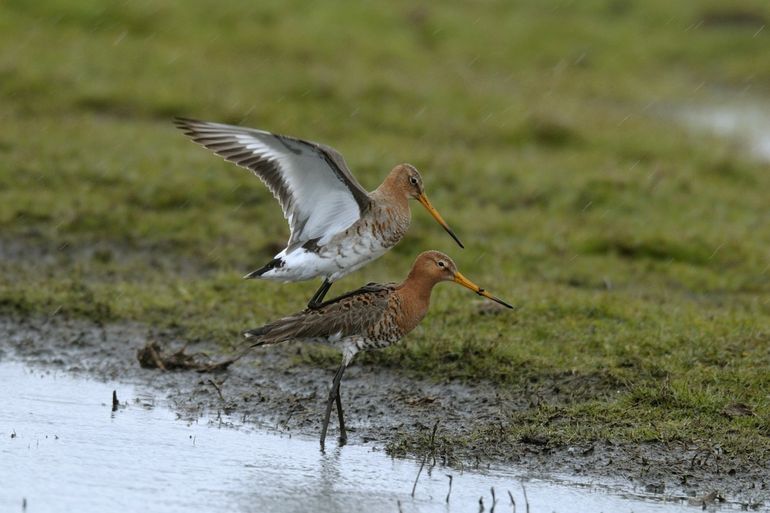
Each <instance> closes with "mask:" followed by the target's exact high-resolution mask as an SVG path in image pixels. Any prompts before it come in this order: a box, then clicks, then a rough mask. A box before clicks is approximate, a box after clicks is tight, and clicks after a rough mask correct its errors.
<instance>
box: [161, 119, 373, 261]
mask: <svg viewBox="0 0 770 513" xmlns="http://www.w3.org/2000/svg"><path fill="white" fill-rule="evenodd" d="M176 125H177V127H179V128H180V129H182V130H183V131H184V133H185V134H186V135H187V136H189V137H190V138H191V139H192V140H193V141H195V142H197V143H199V144H201V145H202V146H205V147H206V148H208V149H210V150H211V151H213V152H214V153H216V154H217V155H219V156H220V157H223V158H224V159H226V160H228V161H230V162H233V163H235V164H237V165H239V166H241V167H245V168H247V169H249V170H251V171H252V172H254V174H256V175H257V176H258V177H259V178H260V180H262V182H263V183H264V184H265V185H266V186H267V188H268V189H269V190H270V192H272V193H273V196H275V198H276V199H277V200H278V202H279V203H280V205H281V209H282V210H283V215H284V217H285V218H286V220H287V221H288V222H289V229H290V230H291V236H290V237H289V244H288V246H289V248H292V249H293V248H297V247H299V246H301V245H302V244H303V243H305V242H307V241H310V240H316V241H317V244H318V245H323V244H324V243H326V242H328V240H329V239H331V237H332V236H334V235H335V234H336V233H339V232H341V231H344V230H345V229H347V228H348V227H350V226H351V225H352V224H353V223H355V222H356V221H357V220H358V219H360V218H361V216H362V215H364V213H366V211H368V209H369V208H370V202H371V200H370V199H369V194H368V193H367V192H366V190H365V189H364V188H363V187H362V186H361V184H359V183H358V181H356V179H355V178H354V177H353V175H352V174H351V173H350V170H349V169H348V167H347V164H346V163H345V159H344V158H343V157H342V155H340V154H339V153H338V152H337V151H336V150H334V149H333V148H330V147H329V146H324V145H322V144H318V143H314V142H310V141H304V140H302V139H295V138H293V137H287V136H282V135H277V134H272V133H270V132H265V131H262V130H256V129H253V128H245V127H239V126H233V125H224V124H220V123H211V122H207V121H198V120H194V119H186V118H177V119H176Z"/></svg>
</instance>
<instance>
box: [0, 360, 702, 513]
mask: <svg viewBox="0 0 770 513" xmlns="http://www.w3.org/2000/svg"><path fill="white" fill-rule="evenodd" d="M0 390H3V391H4V394H3V395H4V405H3V406H4V407H3V408H2V409H0V433H1V434H2V436H0V461H2V465H0V482H1V483H2V484H3V486H1V487H0V511H20V510H21V505H22V502H23V501H25V500H26V501H27V511H30V512H47V511H79V512H84V513H87V512H92V511H93V512H103V511H126V510H151V511H156V512H177V511H178V512H183V511H184V512H196V511H238V512H254V513H256V512H264V511H273V512H299V511H315V512H320V513H323V512H337V511H368V512H374V513H376V512H387V513H395V512H398V511H399V508H400V510H401V511H403V512H404V513H409V512H417V511H420V512H438V511H440V512H442V513H446V512H462V511H473V512H477V511H479V498H480V497H483V498H484V504H485V505H486V508H487V511H489V508H490V506H491V504H492V502H491V501H492V499H491V495H490V489H491V488H492V487H494V488H495V490H496V491H497V499H498V504H497V509H496V510H495V511H498V512H499V511H511V506H510V501H509V499H508V493H507V492H508V491H510V492H511V493H512V495H513V496H514V498H515V500H516V502H517V504H518V505H519V511H524V508H523V505H524V503H525V499H524V494H523V489H522V483H523V482H526V490H527V495H528V499H529V503H530V511H532V512H533V513H540V512H552V511H564V512H580V511H590V512H595V511H613V512H622V511H635V512H650V511H691V509H692V508H690V507H688V506H686V505H685V504H684V503H682V502H671V503H669V502H660V500H659V499H658V501H655V500H650V499H649V498H648V499H643V498H640V497H622V496H617V495H612V494H609V493H606V490H603V489H601V488H599V487H596V486H587V487H586V486H580V487H578V486H574V485H573V486H567V485H564V484H563V483H561V484H560V483H554V482H552V481H548V480H544V479H528V478H527V476H524V475H523V474H521V473H519V472H518V471H517V470H516V469H501V470H495V471H491V472H488V473H478V472H467V471H466V472H459V471H456V470H449V469H440V468H439V467H436V468H435V469H434V471H433V472H426V471H424V472H423V473H422V475H421V476H420V480H419V483H418V486H417V489H416V493H415V497H414V498H412V497H411V490H412V485H413V483H414V479H415V476H416V474H417V471H418V469H419V462H414V461H411V460H394V459H391V458H389V457H388V456H386V455H385V454H383V453H382V452H379V451H376V450H373V449H372V448H371V447H368V446H360V445H346V446H345V447H341V448H340V447H336V446H332V445H331V444H330V445H329V446H328V447H327V450H326V453H321V451H320V449H319V446H318V440H317V439H316V438H315V437H302V436H291V435H288V434H285V433H284V434H280V433H269V432H264V431H255V430H252V429H249V428H247V427H241V428H238V429H233V428H228V427H225V426H221V425H220V423H219V422H217V421H216V420H215V419H212V420H211V421H209V420H208V419H206V418H201V419H199V420H197V421H186V422H185V421H180V420H178V416H177V415H176V414H175V413H174V412H173V411H171V410H169V409H167V408H166V407H165V406H164V405H163V403H162V402H158V401H155V402H154V403H153V401H151V400H149V399H150V398H148V397H144V396H142V395H141V392H146V391H142V390H136V389H135V388H134V387H132V386H127V385H122V384H119V383H101V382H95V381H89V380H86V379H79V378H75V377H72V376H66V375H61V374H51V373H42V372H39V371H30V370H28V369H26V368H24V367H23V366H21V365H19V364H13V363H8V362H4V363H2V362H0ZM113 390H117V393H118V397H119V398H120V399H121V407H120V408H118V410H117V411H115V412H113V411H111V409H112V401H111V397H112V391H113ZM137 397H141V399H139V400H135V398H137ZM145 405H147V406H149V407H146V406H145ZM10 433H15V436H14V437H13V438H12V437H11V436H9V435H8V434H10ZM426 470H427V469H426ZM447 473H451V474H452V475H453V485H452V495H451V500H450V502H449V504H447V503H446V501H445V499H446V495H447V491H448V485H449V482H448V479H447V477H446V474H447ZM399 503H400V505H399Z"/></svg>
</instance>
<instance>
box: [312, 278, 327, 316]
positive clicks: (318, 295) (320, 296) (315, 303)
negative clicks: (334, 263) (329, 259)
mask: <svg viewBox="0 0 770 513" xmlns="http://www.w3.org/2000/svg"><path fill="white" fill-rule="evenodd" d="M331 286H332V282H330V281H329V278H324V282H323V283H322V284H321V287H320V288H319V289H318V290H316V291H315V294H313V297H311V298H310V302H309V303H308V304H307V307H308V308H311V309H315V308H318V307H319V306H320V305H321V303H322V302H323V300H324V296H325V295H326V293H327V292H329V289H330V288H331Z"/></svg>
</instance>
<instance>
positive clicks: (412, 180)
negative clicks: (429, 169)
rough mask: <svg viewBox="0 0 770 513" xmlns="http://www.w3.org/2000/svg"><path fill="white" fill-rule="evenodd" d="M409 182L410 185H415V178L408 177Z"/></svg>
mask: <svg viewBox="0 0 770 513" xmlns="http://www.w3.org/2000/svg"><path fill="white" fill-rule="evenodd" d="M409 182H411V184H412V185H417V178H415V177H411V178H409Z"/></svg>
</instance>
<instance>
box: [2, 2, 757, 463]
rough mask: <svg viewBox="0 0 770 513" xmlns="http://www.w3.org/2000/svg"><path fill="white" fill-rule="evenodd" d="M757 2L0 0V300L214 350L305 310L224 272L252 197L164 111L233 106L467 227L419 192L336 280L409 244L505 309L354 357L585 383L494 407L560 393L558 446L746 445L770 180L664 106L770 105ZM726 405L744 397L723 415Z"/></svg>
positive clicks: (276, 236) (537, 414)
mask: <svg viewBox="0 0 770 513" xmlns="http://www.w3.org/2000/svg"><path fill="white" fill-rule="evenodd" d="M769 20H770V5H768V4H767V2H764V1H761V0H756V1H750V0H741V1H736V2H729V3H726V2H719V1H700V2H695V1H693V2H671V1H663V0H651V1H631V0H587V1H580V2H574V1H548V2H541V1H536V0H526V1H518V2H473V1H451V2H441V3H422V4H415V3H414V2H403V1H394V2H387V3H371V2H367V3H349V2H316V3H313V2H299V1H284V2H259V3H257V2H252V1H231V2H227V3H226V4H222V3H220V2H214V1H209V0H194V1H186V2H172V1H163V2H157V1H149V0H138V1H119V2H118V1H116V2H103V1H97V0H79V1H76V0H71V1H64V0H39V1H35V2H28V1H26V0H6V1H5V2H3V3H2V4H0V95H1V96H0V97H1V98H2V102H0V120H1V121H2V123H0V258H2V260H1V263H0V265H1V267H0V272H2V279H1V280H0V310H2V311H5V312H12V313H22V314H25V315H32V314H43V315H70V316H80V317H87V318H91V319H94V320H97V321H109V320H137V321H141V322H145V323H148V324H151V325H155V326H161V327H175V328H178V329H179V330H180V331H181V332H182V333H183V334H184V336H185V337H186V338H189V339H204V340H214V341H216V342H218V343H221V344H223V346H224V347H231V346H232V345H234V344H237V343H238V336H237V334H238V332H239V331H240V330H242V329H244V328H248V327H253V326H255V325H258V324H260V323H262V322H264V321H267V320H268V319H271V318H274V317H276V316H279V315H283V314H286V313H289V312H291V311H294V310H297V309H300V308H302V307H303V305H304V304H305V301H306V300H307V298H308V297H309V296H310V295H311V294H312V292H313V291H314V290H315V288H316V287H317V285H318V284H317V283H315V282H312V283H305V284H291V285H280V284H275V283H267V282H256V281H250V282H244V281H241V280H240V276H242V275H243V274H245V273H246V272H248V271H251V270H253V269H254V268H256V267H258V266H260V265H262V264H263V263H264V262H266V261H267V260H268V259H269V258H270V257H271V256H272V255H273V254H274V253H275V252H276V251H277V250H279V249H280V248H281V247H282V244H283V243H284V242H285V240H286V238H287V234H288V229H287V227H286V226H285V223H284V221H283V219H282V216H281V213H280V209H279V208H278V206H277V204H276V203H275V202H274V200H273V198H272V197H271V195H270V194H269V192H267V191H266V190H265V189H264V187H263V186H262V185H261V184H260V183H259V182H258V181H257V180H256V179H254V178H253V177H252V176H251V175H250V174H249V173H248V172H246V171H244V170H242V169H238V168H236V167H234V166H232V165H230V164H227V163H225V162H222V161H220V160H219V159H218V158H217V157H215V156H213V155H211V154H209V153H208V152H207V151H205V150H203V149H201V148H199V147H197V146H195V145H193V144H192V143H190V142H189V141H188V140H187V139H186V138H185V137H183V136H182V135H181V134H180V133H178V131H177V130H176V129H175V128H174V127H173V125H172V124H171V118H172V117H173V116H175V115H183V116H191V117H197V118H201V119H210V120H213V121H221V122H228V123H239V124H245V125H248V126H254V127H259V128H263V129H267V130H272V131H275V132H279V133H285V134H290V135H295V136H298V137H303V138H307V139H311V140H316V141H319V142H324V143H326V144H329V145H331V146H333V147H335V148H337V149H338V150H339V151H340V152H342V153H343V154H344V155H345V156H346V159H347V161H348V164H349V165H350V167H351V168H352V170H353V172H354V174H355V175H356V176H357V177H358V178H359V179H360V181H361V182H362V183H363V184H364V186H365V187H367V188H369V189H373V188H374V187H376V186H377V185H378V184H379V182H380V180H381V179H382V178H383V177H384V175H385V173H386V172H387V171H388V170H389V169H390V168H391V167H392V166H393V165H394V164H396V163H399V162H404V161H406V162H410V163H412V164H414V165H416V166H417V167H418V169H420V170H421V171H422V173H423V176H424V179H425V182H426V186H427V191H428V193H429V195H430V197H431V199H432V201H433V203H434V204H435V205H436V206H437V207H438V209H439V210H440V211H441V212H442V213H443V215H444V217H445V218H446V219H447V221H448V222H449V223H450V225H451V226H452V227H453V228H454V229H455V231H456V232H457V233H458V234H459V235H460V237H461V238H462V240H463V241H464V242H465V244H466V247H467V249H466V250H464V251H461V250H459V249H458V248H456V247H455V246H454V244H453V242H452V241H451V239H449V237H447V236H446V234H445V233H443V231H442V230H441V229H440V228H439V227H438V226H436V225H435V223H434V222H433V221H432V220H431V219H430V217H429V216H428V215H427V214H425V212H423V211H422V210H421V209H420V208H419V206H417V208H416V209H415V210H414V216H413V225H412V228H411V229H410V231H409V233H408V235H407V237H406V238H405V239H404V241H402V242H401V243H400V244H399V245H398V246H397V247H396V248H395V249H394V250H393V251H392V252H390V253H388V254H387V255H386V256H385V257H383V258H381V259H380V260H378V261H377V262H375V263H374V264H372V265H370V266H368V267H366V268H365V269H363V270H361V271H359V272H357V273H355V274H353V275H351V276H349V277H347V278H346V279H345V280H343V282H341V284H338V285H336V286H335V289H334V291H336V292H338V293H340V292H342V291H344V290H346V289H351V288H355V287H357V286H360V285H361V284H363V283H366V282H368V281H394V280H400V279H401V278H402V277H403V276H404V275H405V274H406V272H407V271H408V269H409V266H410V264H411V262H412V260H413V259H414V257H415V256H416V255H417V254H418V253H419V252H420V251H422V250H424V249H429V248H434V249H440V250H443V251H446V252H448V253H449V254H451V255H452V256H453V257H454V258H455V259H456V261H457V262H458V264H459V266H460V268H461V269H462V270H463V272H464V273H465V274H466V275H467V276H469V277H470V278H471V279H474V280H475V281H477V282H478V283H480V284H481V285H482V286H485V287H488V288H489V289H490V290H492V291H493V292H494V293H496V294H498V295H500V296H501V297H503V298H505V299H507V300H509V301H511V302H513V303H515V304H516V305H517V306H518V310H517V311H516V312H514V313H500V314H498V313H496V312H495V311H489V310H487V309H485V308H484V307H482V305H481V303H479V302H478V301H476V299H475V298H474V297H473V296H472V295H470V294H467V293H464V292H463V291H462V290H460V289H459V288H457V289H453V288H452V287H449V286H441V287H439V288H438V289H437V290H436V291H435V293H434V304H433V307H432V310H431V314H429V317H428V318H427V319H426V321H425V322H424V323H423V324H422V326H420V327H419V328H418V329H417V330H416V332H415V333H414V334H412V335H411V336H410V337H409V338H408V339H407V341H406V342H405V343H404V344H403V345H401V346H399V347H397V348H392V349H389V350H387V351H384V352H381V353H378V354H373V355H368V356H366V357H364V358H363V360H364V361H365V362H369V363H372V362H376V363H377V364H379V365H394V366H396V365H397V366H400V367H402V368H407V369H412V370H415V371H420V372H421V373H422V374H425V375H435V376H438V377H454V378H462V379H468V380H475V379H481V378H488V379H492V380H494V381H496V382H498V383H500V386H505V387H509V388H510V390H512V391H513V393H518V392H517V391H522V390H524V389H525V388H523V387H525V386H526V387H530V388H531V386H532V383H539V382H543V383H545V382H548V383H552V382H553V381H554V380H556V382H558V381H559V380H560V379H566V377H569V379H570V380H574V379H576V377H577V378H578V379H584V382H585V383H587V384H589V385H590V386H588V388H587V390H586V391H582V392H581V393H580V394H578V396H574V395H569V397H562V396H560V395H559V394H556V395H555V396H554V397H553V399H552V400H551V401H550V402H549V403H548V404H544V405H541V406H537V407H533V408H532V409H531V411H528V412H524V413H523V414H520V415H523V417H522V416H520V417H517V423H516V424H517V425H518V426H523V427H522V429H531V426H532V425H534V426H535V429H542V424H541V423H539V420H538V419H541V418H542V416H543V415H546V414H547V415H551V413H552V409H553V408H556V409H559V411H561V412H562V414H563V415H565V416H567V417H569V418H573V419H574V420H575V422H573V423H565V424H563V425H560V426H559V427H557V428H553V429H554V432H553V433H551V436H552V437H553V439H554V440H557V441H558V440H574V439H576V438H577V439H580V438H581V437H583V438H592V437H597V436H602V437H607V436H612V437H620V438H626V439H629V438H630V439H653V440H670V439H684V440H688V441H693V440H696V441H697V440H700V441H712V442H713V443H722V444H723V445H725V446H726V447H728V446H729V447H733V448H736V449H738V448H742V449H744V450H753V451H760V450H762V451H767V450H768V448H770V394H768V390H769V389H770V351H769V350H768V345H769V342H770V270H769V269H770V230H768V226H770V208H768V198H769V197H770V195H769V191H770V169H768V164H767V162H766V161H763V160H762V159H761V158H760V156H758V155H755V154H753V153H752V151H751V144H749V143H748V142H747V141H742V140H740V139H731V138H725V137H718V136H716V135H714V134H711V133H709V131H708V130H697V129H696V130H693V128H692V127H691V126H688V123H687V122H686V119H687V118H688V114H689V113H693V112H696V113H704V112H705V113H707V114H708V112H710V109H714V108H717V107H718V108H730V107H731V106H740V107H741V108H743V109H746V108H748V109H749V110H750V111H752V112H760V113H761V112H765V113H766V112H767V105H768V103H767V102H768V99H770V52H768V51H767V49H768V48H770V29H768V28H767V27H766V25H767V24H768V21H769ZM764 119H766V118H764ZM758 130H761V128H759V129H758ZM334 291H333V292H334ZM466 292H467V291H466ZM307 354H308V355H309V356H308V358H307V360H308V363H310V364H313V363H314V362H315V363H319V362H320V363H321V364H326V363H327V362H328V360H327V359H326V356H327V353H324V352H323V351H318V350H315V349H313V350H309V352H308V353H307ZM530 388H526V389H527V390H529V389H530ZM735 402H741V403H745V404H747V405H748V406H749V408H750V411H751V412H753V413H754V415H749V416H747V417H745V418H734V417H731V416H729V415H724V414H723V411H724V409H725V408H726V407H727V406H729V405H730V404H732V403H735ZM544 412H545V413H544ZM629 419H630V420H629ZM528 423H529V424H528ZM736 433H739V434H740V435H741V436H738V437H736V436H735V434H736ZM765 454H766V452H765Z"/></svg>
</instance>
